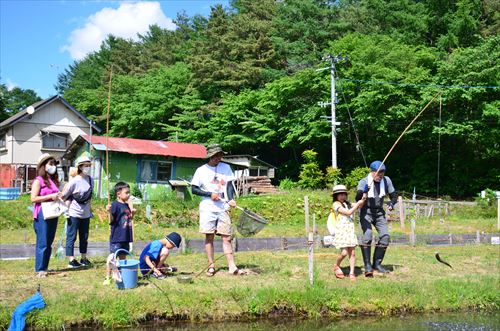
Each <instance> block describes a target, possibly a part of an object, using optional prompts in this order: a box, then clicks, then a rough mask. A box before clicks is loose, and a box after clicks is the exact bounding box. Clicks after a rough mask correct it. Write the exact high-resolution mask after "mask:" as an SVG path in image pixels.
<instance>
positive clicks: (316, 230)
mask: <svg viewBox="0 0 500 331" xmlns="http://www.w3.org/2000/svg"><path fill="white" fill-rule="evenodd" d="M313 235H314V242H315V243H316V249H319V247H320V239H319V235H318V227H317V226H316V213H313Z"/></svg>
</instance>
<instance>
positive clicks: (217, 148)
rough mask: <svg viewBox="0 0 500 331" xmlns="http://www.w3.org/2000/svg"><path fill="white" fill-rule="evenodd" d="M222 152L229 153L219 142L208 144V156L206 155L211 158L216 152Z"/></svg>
mask: <svg viewBox="0 0 500 331" xmlns="http://www.w3.org/2000/svg"><path fill="white" fill-rule="evenodd" d="M218 153H222V154H227V153H226V152H224V151H223V150H222V147H220V145H219V144H213V145H208V146H207V156H205V158H206V159H209V158H211V157H212V156H214V155H215V154H218Z"/></svg>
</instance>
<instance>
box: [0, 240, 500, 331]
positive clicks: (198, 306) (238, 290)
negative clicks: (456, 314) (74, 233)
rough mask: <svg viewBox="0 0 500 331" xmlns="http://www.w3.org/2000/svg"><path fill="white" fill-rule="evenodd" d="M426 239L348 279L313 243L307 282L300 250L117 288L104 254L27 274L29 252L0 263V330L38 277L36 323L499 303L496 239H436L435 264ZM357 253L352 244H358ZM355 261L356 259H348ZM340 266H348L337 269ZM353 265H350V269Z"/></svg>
mask: <svg viewBox="0 0 500 331" xmlns="http://www.w3.org/2000/svg"><path fill="white" fill-rule="evenodd" d="M435 249H436V248H429V247H420V246H417V247H401V246H400V247H391V248H390V249H389V250H388V253H387V256H386V259H385V261H384V262H385V265H386V266H387V267H388V268H390V269H393V270H394V271H393V272H392V273H391V274H390V275H388V276H382V275H376V277H375V279H367V278H364V277H358V280H357V282H355V283H351V282H350V281H349V280H348V279H344V280H338V279H336V278H335V277H334V275H333V274H332V272H331V265H332V263H333V260H334V257H335V255H336V253H337V251H335V250H328V249H321V250H319V251H316V253H315V260H314V266H315V268H314V270H315V274H314V277H315V282H314V285H312V286H311V285H309V283H308V280H307V253H306V251H305V250H302V251H274V252H247V253H237V255H236V260H237V263H238V264H239V266H240V267H242V268H244V269H246V270H247V271H248V272H249V273H250V274H249V275H247V276H244V277H235V276H230V275H227V269H225V268H224V267H225V259H224V258H222V259H220V260H218V261H217V266H218V267H223V268H221V269H219V270H218V273H217V274H216V275H215V276H214V277H212V278H208V277H205V276H204V274H202V275H201V276H200V277H197V278H195V281H194V283H193V284H179V283H178V282H177V280H176V277H169V278H167V279H165V280H152V282H154V284H155V285H157V286H158V287H160V289H161V290H159V289H158V288H157V287H156V286H154V284H151V283H150V281H149V280H141V279H140V280H139V286H138V287H137V288H135V289H131V290H125V291H120V290H117V289H116V288H114V286H103V285H101V282H102V280H103V277H104V259H103V258H101V259H96V260H95V265H94V268H92V269H87V270H77V271H67V270H64V267H65V262H63V261H58V260H51V264H50V267H51V268H54V269H56V270H58V271H56V272H54V273H52V274H50V275H49V276H48V277H47V278H44V279H38V278H36V277H35V276H34V272H33V271H32V269H33V260H27V261H0V273H1V280H0V282H1V284H0V285H1V286H0V328H5V327H6V326H7V324H8V322H9V320H10V314H11V313H12V311H13V309H14V307H15V306H16V305H18V304H19V303H20V302H22V301H23V300H25V299H26V298H28V297H29V296H31V295H32V294H33V293H34V292H35V290H36V287H37V284H41V291H42V294H43V296H44V298H45V300H46V302H47V307H46V308H45V309H43V310H40V311H36V312H34V313H31V314H30V315H29V317H28V323H29V324H30V325H32V326H34V327H36V328H63V327H70V326H74V325H92V326H101V327H105V328H110V327H119V326H127V325H129V326H130V325H136V324H138V323H140V322H144V321H146V320H153V319H163V320H167V319H171V320H176V319H181V320H189V321H203V320H214V321H226V320H237V319H253V318H260V317H266V316H301V317H308V318H309V317H311V318H312V317H320V316H322V317H336V316H343V315H363V314H375V315H381V316H391V315H399V314H405V313H423V312H436V311H438V312H445V311H464V310H482V311H493V312H496V311H498V309H499V308H500V307H499V306H500V282H499V271H500V270H499V263H500V259H499V257H500V256H499V250H498V247H497V246H490V245H488V246H486V245H480V246H463V247H440V248H439V251H440V254H441V257H442V258H443V259H445V260H446V261H448V262H449V263H450V264H451V265H452V266H453V267H454V269H450V268H448V267H447V266H445V265H443V264H440V263H439V262H437V261H436V260H435V258H434V253H435V252H434V250H435ZM358 252H359V251H358ZM169 260H170V261H169V262H170V263H171V264H173V265H176V266H177V267H178V268H179V272H186V273H193V274H196V273H198V272H200V271H202V269H203V268H204V267H205V266H206V260H205V256H204V255H203V254H184V255H175V256H172V257H171V258H169ZM357 265H358V266H361V262H359V260H358V263H357ZM345 271H347V270H345ZM360 271H361V270H360V269H359V268H357V272H360Z"/></svg>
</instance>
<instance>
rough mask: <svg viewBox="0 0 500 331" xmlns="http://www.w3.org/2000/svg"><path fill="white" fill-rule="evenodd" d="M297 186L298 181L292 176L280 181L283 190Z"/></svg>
mask: <svg viewBox="0 0 500 331" xmlns="http://www.w3.org/2000/svg"><path fill="white" fill-rule="evenodd" d="M296 187H297V183H296V182H294V181H293V180H291V179H290V178H288V177H287V178H284V179H282V180H281V181H280V185H279V188H280V189H282V190H291V189H294V188H296Z"/></svg>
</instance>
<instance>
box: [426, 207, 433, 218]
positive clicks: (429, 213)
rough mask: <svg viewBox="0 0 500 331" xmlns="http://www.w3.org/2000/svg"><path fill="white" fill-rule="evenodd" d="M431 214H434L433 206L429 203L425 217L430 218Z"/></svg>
mask: <svg viewBox="0 0 500 331" xmlns="http://www.w3.org/2000/svg"><path fill="white" fill-rule="evenodd" d="M432 214H434V206H433V205H431V204H429V212H428V213H427V218H431V215H432Z"/></svg>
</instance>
